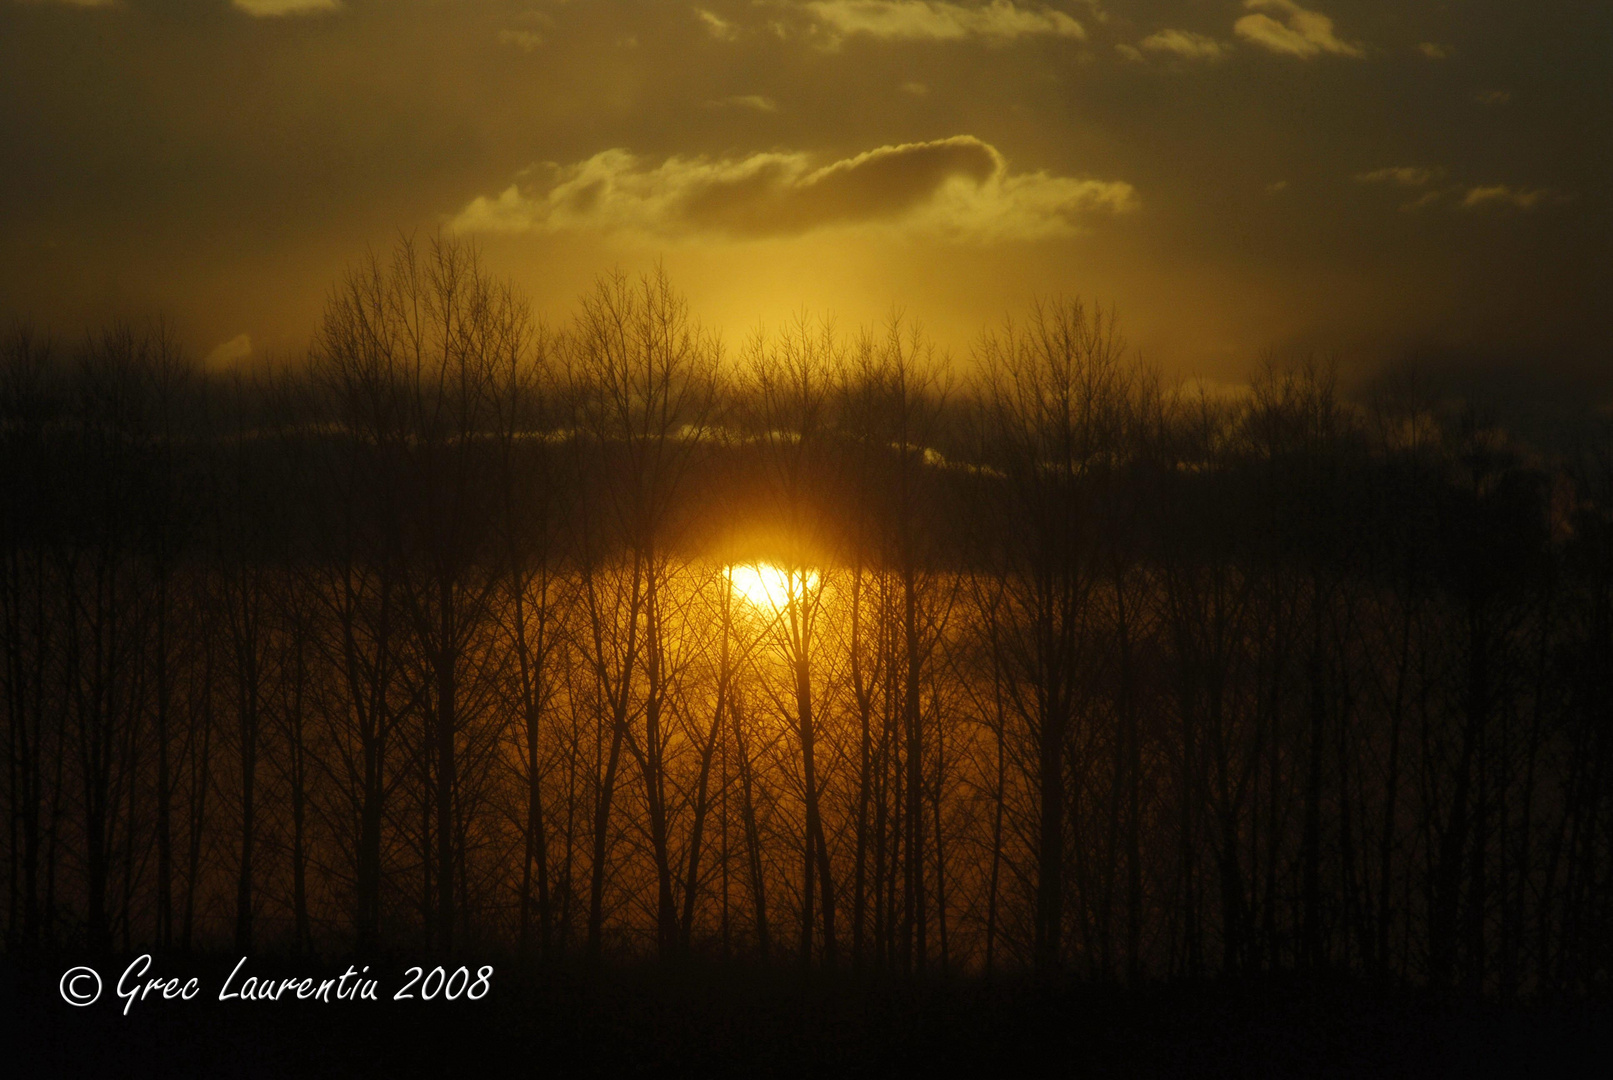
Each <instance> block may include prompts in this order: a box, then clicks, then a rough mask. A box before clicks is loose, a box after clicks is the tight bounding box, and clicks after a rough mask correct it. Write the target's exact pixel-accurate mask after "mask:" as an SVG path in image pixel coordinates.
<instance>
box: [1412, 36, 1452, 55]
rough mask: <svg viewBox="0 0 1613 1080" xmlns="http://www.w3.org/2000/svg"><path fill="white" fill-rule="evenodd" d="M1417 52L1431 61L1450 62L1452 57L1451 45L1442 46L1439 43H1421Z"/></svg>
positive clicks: (1418, 44)
mask: <svg viewBox="0 0 1613 1080" xmlns="http://www.w3.org/2000/svg"><path fill="white" fill-rule="evenodd" d="M1417 51H1418V52H1420V53H1422V54H1423V55H1424V56H1426V57H1428V59H1430V60H1448V59H1450V55H1451V47H1450V46H1449V45H1441V44H1440V43H1439V42H1437V41H1419V42H1418V43H1417Z"/></svg>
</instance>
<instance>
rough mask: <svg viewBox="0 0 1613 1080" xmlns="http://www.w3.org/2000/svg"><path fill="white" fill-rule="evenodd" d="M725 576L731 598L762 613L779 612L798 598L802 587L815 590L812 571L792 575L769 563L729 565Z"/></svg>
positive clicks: (814, 575) (815, 581) (815, 578)
mask: <svg viewBox="0 0 1613 1080" xmlns="http://www.w3.org/2000/svg"><path fill="white" fill-rule="evenodd" d="M727 574H728V583H729V585H731V586H732V587H733V590H734V595H736V596H738V597H739V598H740V599H742V600H744V601H745V602H746V603H748V604H750V605H751V606H752V607H755V608H760V609H762V610H764V611H779V610H782V609H783V608H784V607H785V606H786V605H787V604H789V602H790V600H791V598H792V597H799V596H800V595H801V590H802V586H803V585H804V586H805V587H806V589H807V590H812V589H816V588H817V587H818V572H817V571H816V570H806V571H794V572H792V571H789V570H784V569H782V568H780V567H777V566H774V565H773V564H772V563H765V562H759V563H744V564H740V565H738V566H730V567H729V568H728V570H727Z"/></svg>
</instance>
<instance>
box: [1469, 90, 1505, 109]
mask: <svg viewBox="0 0 1613 1080" xmlns="http://www.w3.org/2000/svg"><path fill="white" fill-rule="evenodd" d="M1473 100H1474V101H1476V102H1478V103H1479V104H1480V105H1505V104H1507V103H1508V102H1510V101H1511V100H1512V91H1510V90H1480V91H1479V92H1478V93H1476V94H1474V95H1473Z"/></svg>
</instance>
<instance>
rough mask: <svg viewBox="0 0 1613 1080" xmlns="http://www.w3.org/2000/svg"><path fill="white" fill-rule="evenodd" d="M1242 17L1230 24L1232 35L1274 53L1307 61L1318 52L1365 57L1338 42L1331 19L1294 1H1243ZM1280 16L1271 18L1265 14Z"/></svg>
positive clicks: (1358, 50) (1357, 48) (1344, 42)
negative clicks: (1249, 13) (1244, 12)
mask: <svg viewBox="0 0 1613 1080" xmlns="http://www.w3.org/2000/svg"><path fill="white" fill-rule="evenodd" d="M1243 6H1244V8H1245V10H1248V11H1253V12H1255V14H1253V15H1245V16H1243V17H1242V18H1241V19H1239V20H1238V21H1237V22H1235V23H1233V24H1232V32H1233V33H1235V34H1237V35H1238V36H1239V37H1241V38H1243V39H1244V40H1245V41H1248V42H1250V43H1252V44H1255V45H1259V46H1260V47H1261V48H1263V49H1270V50H1271V51H1272V52H1275V53H1283V54H1285V55H1288V56H1298V57H1302V58H1309V57H1312V56H1317V55H1320V54H1321V53H1332V54H1334V55H1335V56H1353V57H1356V58H1360V57H1362V56H1365V55H1366V54H1365V53H1364V52H1362V50H1361V47H1360V46H1359V45H1352V44H1350V43H1349V42H1347V41H1341V40H1340V39H1339V38H1338V37H1337V36H1335V35H1334V33H1333V20H1332V19H1330V18H1328V17H1327V16H1326V15H1323V14H1321V13H1320V12H1316V11H1309V10H1307V9H1305V8H1302V7H1300V6H1299V5H1298V4H1296V3H1294V2H1293V0H1243ZM1268 11H1269V12H1273V13H1274V14H1276V15H1277V16H1279V17H1280V19H1281V20H1282V21H1279V19H1275V18H1272V16H1271V15H1267V14H1265V12H1268Z"/></svg>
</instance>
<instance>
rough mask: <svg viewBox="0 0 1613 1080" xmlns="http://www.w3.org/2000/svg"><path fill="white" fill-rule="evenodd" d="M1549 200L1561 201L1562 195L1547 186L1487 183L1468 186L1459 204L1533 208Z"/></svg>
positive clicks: (1463, 206) (1474, 207)
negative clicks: (1523, 186) (1522, 186)
mask: <svg viewBox="0 0 1613 1080" xmlns="http://www.w3.org/2000/svg"><path fill="white" fill-rule="evenodd" d="M1548 200H1549V201H1552V202H1559V201H1561V196H1559V195H1557V194H1556V193H1555V192H1552V191H1548V190H1547V189H1545V188H1514V187H1508V186H1507V185H1506V184H1487V185H1478V186H1475V187H1470V188H1468V189H1467V191H1466V192H1465V193H1464V194H1463V195H1462V201H1461V202H1460V203H1459V204H1458V205H1459V206H1461V208H1462V209H1463V210H1478V209H1481V208H1483V207H1488V206H1510V207H1512V208H1514V209H1516V210H1533V209H1534V208H1535V207H1536V206H1538V205H1539V204H1540V203H1541V202H1544V201H1548Z"/></svg>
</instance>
